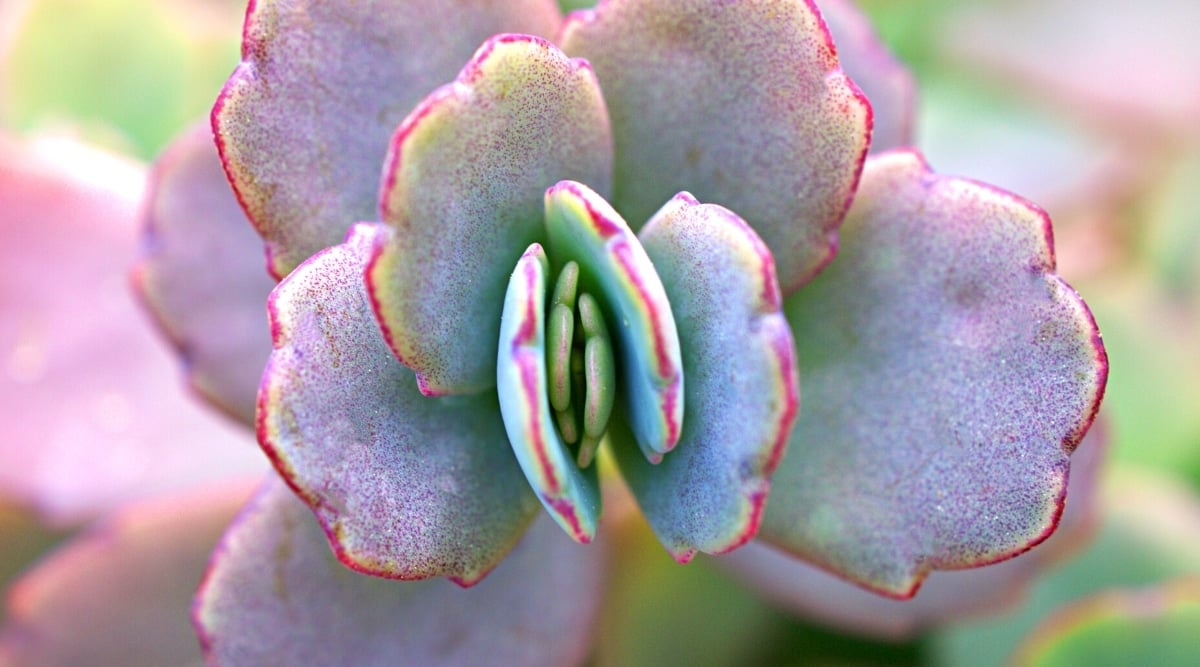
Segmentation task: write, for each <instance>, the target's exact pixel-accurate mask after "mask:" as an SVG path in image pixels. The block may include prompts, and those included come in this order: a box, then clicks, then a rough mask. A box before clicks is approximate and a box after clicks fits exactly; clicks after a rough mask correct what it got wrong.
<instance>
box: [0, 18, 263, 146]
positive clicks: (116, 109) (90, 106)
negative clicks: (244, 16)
mask: <svg viewBox="0 0 1200 667" xmlns="http://www.w3.org/2000/svg"><path fill="white" fill-rule="evenodd" d="M239 15H240V10H238V9H236V5H235V3H233V2H230V1H229V0H222V1H221V2H213V3H203V2H185V1H181V0H175V1H174V2H161V1H155V0H107V1H105V0H87V1H86V2H84V1H80V0H36V1H35V2H33V3H32V5H31V7H30V8H29V10H28V14H27V16H26V19H25V23H24V25H23V27H22V28H21V29H20V31H19V32H18V34H17V35H16V38H15V40H14V43H13V45H12V51H11V53H10V54H9V57H8V59H7V60H6V61H5V62H3V63H0V100H2V101H0V118H3V121H4V124H5V125H8V126H10V127H13V128H15V129H16V130H18V131H32V130H34V129H46V128H47V127H54V126H63V125H65V126H67V127H69V128H72V129H78V130H80V131H81V132H82V133H83V134H84V135H86V136H87V138H89V139H91V140H93V141H98V142H100V143H104V144H108V145H109V146H113V145H114V144H116V145H117V146H116V147H120V148H124V149H127V150H131V151H132V152H134V153H136V154H138V155H140V156H141V157H143V158H149V157H151V156H153V155H155V154H156V153H158V152H159V151H160V150H161V149H162V148H163V147H164V146H165V145H166V143H167V141H168V140H169V139H170V138H171V137H172V136H174V135H175V134H176V133H177V132H178V131H180V130H181V129H182V128H183V127H184V126H185V125H187V124H189V123H191V122H193V121H194V120H195V119H196V118H198V117H201V116H203V115H204V114H206V113H207V112H208V109H209V108H210V107H211V106H212V102H213V100H214V99H215V98H216V94H217V91H218V90H219V89H220V86H221V84H222V83H223V82H224V80H225V78H226V77H227V76H228V75H229V72H230V71H232V69H233V67H234V66H235V65H236V64H237V62H238V43H239V41H240V39H239V38H240V28H241V20H240V17H239Z"/></svg>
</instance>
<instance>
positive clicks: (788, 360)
mask: <svg viewBox="0 0 1200 667" xmlns="http://www.w3.org/2000/svg"><path fill="white" fill-rule="evenodd" d="M641 240H642V243H643V244H644V245H645V248H646V253H647V254H648V255H649V256H650V259H651V261H653V263H654V267H655V269H656V270H657V271H658V273H659V275H660V276H661V277H662V281H663V284H664V285H665V286H666V290H667V296H668V297H669V300H670V303H671V310H672V311H673V312H674V313H675V317H676V321H677V322H678V325H679V339H680V346H681V349H682V351H683V364H684V369H685V372H686V373H687V383H686V384H685V391H686V402H685V404H686V406H687V407H686V410H685V413H684V415H683V432H682V435H681V437H680V440H679V446H678V447H676V448H675V450H674V451H672V452H671V453H669V454H667V455H666V456H664V457H663V460H662V463H659V464H658V465H656V466H655V465H650V464H649V463H647V462H646V460H645V459H644V458H643V457H641V456H640V455H638V453H637V451H636V449H635V448H634V447H633V446H632V443H630V442H628V440H627V438H621V437H620V436H621V435H622V432H621V431H620V430H615V431H614V442H613V445H614V447H613V449H614V452H615V453H616V457H617V461H618V463H619V464H620V466H621V471H622V473H623V474H624V475H625V478H626V479H627V480H628V481H629V485H630V487H631V489H632V490H633V493H634V495H635V496H636V497H637V501H638V504H639V505H640V506H641V508H642V511H643V512H645V514H646V518H647V519H648V520H649V522H650V525H651V526H652V527H653V528H654V531H655V533H656V534H657V535H658V537H659V539H660V540H662V542H663V544H664V545H665V546H666V547H667V550H668V551H670V552H671V554H672V555H673V556H674V557H675V558H676V559H677V560H680V561H687V560H690V559H691V557H692V556H693V555H694V554H695V553H696V551H697V550H701V551H705V552H708V553H719V552H724V551H729V550H731V549H734V548H736V547H738V546H741V545H742V544H743V543H745V542H746V541H747V540H749V539H750V538H751V537H753V536H754V534H755V533H756V532H757V531H758V526H759V521H760V520H761V517H762V508H763V504H764V502H765V501H766V498H767V492H768V491H769V489H770V478H771V474H772V472H773V471H774V469H775V466H776V465H777V464H778V463H779V459H780V458H781V457H782V456H783V448H784V446H785V445H786V444H787V438H788V434H789V433H790V432H791V428H792V423H793V421H794V420H795V418H796V410H797V407H798V402H799V396H798V393H797V387H796V384H797V381H796V364H795V360H794V357H793V347H792V337H791V330H790V328H789V327H788V323H787V320H785V319H784V317H783V312H782V308H783V303H782V299H781V297H780V293H779V285H778V283H777V281H776V279H775V265H774V261H773V259H772V257H771V253H770V251H769V250H767V247H766V245H764V244H763V242H762V240H761V239H759V238H758V236H757V235H756V234H755V233H754V232H753V230H751V229H750V227H749V225H747V224H746V223H745V222H743V221H742V220H741V219H740V218H738V217H737V216H736V215H734V214H733V213H731V212H730V211H729V210H727V209H724V208H722V207H720V206H716V205H711V204H703V205H702V204H700V203H699V202H697V201H696V200H695V199H693V198H692V197H691V196H690V195H688V194H687V193H681V194H679V195H677V196H676V197H675V198H674V199H672V200H671V201H670V202H668V203H667V204H666V206H664V207H663V208H662V210H660V211H659V212H658V214H656V215H655V216H654V218H653V219H651V220H650V222H649V223H647V224H646V226H645V227H644V228H643V229H642V233H641ZM621 440H625V442H621Z"/></svg>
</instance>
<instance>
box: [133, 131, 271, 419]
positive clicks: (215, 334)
mask: <svg viewBox="0 0 1200 667" xmlns="http://www.w3.org/2000/svg"><path fill="white" fill-rule="evenodd" d="M142 213H143V216H144V217H143V224H144V225H145V232H144V237H143V255H142V261H141V262H140V263H139V264H138V266H137V267H136V268H135V270H134V274H133V281H134V289H135V290H136V291H137V292H138V295H139V296H140V297H141V298H142V301H143V303H145V304H146V305H147V307H148V309H149V310H150V313H151V315H153V316H154V318H155V320H156V322H157V323H158V326H159V327H160V328H161V329H162V330H163V332H164V333H166V335H167V337H168V338H169V339H170V341H171V343H172V344H173V345H174V346H175V349H176V350H177V351H178V352H179V354H180V355H181V356H182V357H183V362H184V368H185V370H186V371H187V374H188V380H189V381H190V383H191V386H192V387H193V388H194V389H195V390H196V391H197V392H198V393H199V394H200V395H201V396H203V397H204V398H205V399H206V400H208V401H209V402H210V403H212V404H213V405H215V406H217V407H218V408H219V409H221V410H223V411H224V412H226V413H228V414H230V415H232V416H234V417H235V418H236V419H239V420H241V421H243V422H245V423H246V424H253V423H254V397H255V394H256V393H257V391H258V381H259V378H260V377H262V367H263V364H264V363H265V362H266V359H267V355H268V354H269V353H270V351H271V339H270V332H269V330H268V329H267V315H266V302H267V295H268V294H270V292H271V288H272V287H274V286H275V281H274V280H271V278H270V276H268V275H267V274H266V272H264V271H263V267H262V251H261V249H260V247H259V239H258V235H257V234H255V233H254V229H253V228H252V227H251V226H250V223H249V222H248V221H247V220H246V215H245V214H244V213H243V212H242V209H241V206H239V205H238V203H237V199H235V198H234V196H233V192H232V191H230V189H229V183H228V181H226V180H225V174H224V172H223V171H222V170H221V161H220V159H219V158H218V157H217V153H216V150H215V149H214V148H213V142H212V132H211V131H210V130H209V128H208V127H207V126H206V125H205V126H196V127H194V128H192V129H191V130H189V131H187V132H186V133H184V134H183V135H182V136H180V137H179V138H178V139H177V140H176V141H175V143H174V144H173V145H172V146H171V148H169V149H168V150H167V152H166V153H164V154H163V156H162V157H160V158H159V159H158V162H157V163H156V164H155V168H154V171H153V172H152V173H151V176H150V181H149V183H148V184H147V192H146V199H145V201H144V203H143V207H142Z"/></svg>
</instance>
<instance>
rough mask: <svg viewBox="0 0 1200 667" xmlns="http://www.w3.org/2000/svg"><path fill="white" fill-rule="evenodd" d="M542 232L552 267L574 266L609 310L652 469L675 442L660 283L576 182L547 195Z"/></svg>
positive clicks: (676, 417) (677, 376) (680, 387)
mask: <svg viewBox="0 0 1200 667" xmlns="http://www.w3.org/2000/svg"><path fill="white" fill-rule="evenodd" d="M546 232H547V234H548V236H549V237H550V252H551V254H552V255H553V256H554V258H555V260H556V261H565V260H567V259H572V260H575V261H577V262H578V263H579V267H580V270H581V278H580V280H581V282H582V283H583V286H584V287H589V286H592V287H593V288H594V289H595V290H596V291H597V295H596V296H597V297H600V296H602V297H603V298H600V299H599V300H600V302H601V303H603V304H605V306H606V307H607V308H608V309H610V310H611V313H609V315H608V316H607V318H606V319H608V321H610V322H613V323H614V325H616V324H617V323H620V324H619V325H617V326H615V329H616V333H615V334H614V335H615V337H616V338H618V339H619V340H620V341H621V343H622V354H621V357H622V360H623V363H622V367H621V371H620V372H621V379H620V387H621V392H622V394H623V395H624V400H623V406H624V409H625V413H626V416H627V419H628V420H629V421H630V422H631V423H630V426H631V427H632V429H633V434H634V436H635V437H636V441H637V444H638V446H639V447H640V448H641V449H642V452H643V453H644V454H645V455H646V457H647V458H648V459H650V460H651V461H653V462H655V463H657V462H658V461H659V460H660V459H661V458H662V455H663V454H664V453H666V452H669V451H671V449H672V448H674V447H675V445H676V443H678V442H679V434H680V425H681V423H682V421H683V410H684V398H685V397H684V393H683V392H684V382H683V360H682V358H681V356H680V350H679V334H678V332H677V330H676V327H675V318H674V316H673V315H672V314H671V303H670V301H669V300H668V299H667V293H666V290H665V289H664V287H663V283H662V280H661V279H660V278H659V276H658V274H657V273H656V272H655V270H654V265H653V264H651V263H650V258H649V257H648V256H647V255H646V252H645V250H644V249H643V248H642V244H641V243H639V242H638V240H637V237H636V236H634V234H633V231H632V230H630V228H629V225H628V224H626V222H625V220H623V219H622V218H621V216H620V215H619V214H617V212H616V211H614V210H613V209H612V207H611V206H609V204H608V202H606V201H604V199H603V198H602V197H601V196H600V195H598V194H596V193H595V192H593V191H591V190H590V189H588V188H587V187H586V186H584V185H582V184H580V183H572V182H570V181H563V182H561V183H559V184H557V185H555V186H554V187H552V188H550V189H549V190H547V191H546Z"/></svg>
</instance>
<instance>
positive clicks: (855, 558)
mask: <svg viewBox="0 0 1200 667" xmlns="http://www.w3.org/2000/svg"><path fill="white" fill-rule="evenodd" d="M1049 230H1050V226H1049V219H1048V218H1047V217H1046V215H1045V214H1044V213H1043V212H1041V211H1040V210H1039V209H1036V208H1034V207H1033V206H1032V205H1030V204H1028V203H1027V202H1025V201H1023V200H1020V199H1018V198H1017V197H1015V196H1013V195H1010V194H1008V193H1005V192H1002V191H999V190H996V189H993V188H991V187H989V186H984V185H981V184H978V183H974V182H971V181H965V180H962V179H957V178H950V177H944V176H938V175H935V174H933V173H931V172H930V171H929V169H928V167H927V165H926V164H925V163H924V161H923V160H922V159H921V157H920V156H919V155H918V154H916V153H915V152H894V153H887V154H884V155H882V156H879V157H877V158H873V159H872V160H870V161H868V167H867V169H866V170H865V172H864V177H863V184H862V187H861V188H860V189H859V192H858V195H857V196H856V198H855V205H854V207H853V209H852V211H851V213H850V215H849V216H848V217H847V222H846V225H845V227H844V228H843V240H844V245H843V247H842V252H841V254H840V255H839V258H838V261H836V262H835V263H834V265H833V266H831V267H830V269H829V270H828V271H827V272H826V274H823V276H822V277H821V278H820V279H819V280H817V281H814V283H813V284H811V285H810V286H808V287H807V288H806V289H805V290H804V291H803V292H802V293H798V294H796V295H795V296H793V297H792V298H791V299H790V300H789V302H788V304H787V314H788V320H789V321H790V322H791V323H792V327H793V331H794V332H795V337H796V342H797V353H798V358H799V361H800V365H801V367H802V368H804V369H805V385H804V386H805V396H806V400H805V405H806V409H805V411H804V413H803V414H802V415H801V417H800V419H799V420H798V422H797V426H796V429H795V431H794V433H793V436H792V441H791V445H790V448H789V455H788V456H787V457H786V458H785V459H784V462H783V464H782V465H781V466H780V468H779V471H778V472H777V473H776V477H775V486H774V493H773V494H772V500H771V503H770V505H769V506H768V508H767V512H766V519H765V521H764V526H763V531H762V535H763V536H764V537H765V538H766V539H767V541H769V542H772V543H774V544H776V545H778V546H780V547H783V548H785V549H786V550H788V551H791V552H793V553H795V554H796V555H799V556H801V557H803V558H806V559H808V560H810V561H812V562H814V563H815V564H817V565H819V566H821V567H824V568H826V569H829V570H832V571H834V572H837V573H839V574H841V575H842V576H845V577H846V578H848V579H851V580H853V581H855V582H857V583H859V584H860V585H862V586H864V587H866V588H870V589H873V590H876V591H878V592H881V593H884V594H887V595H891V596H895V597H901V598H903V597H909V596H911V595H912V594H913V593H915V591H916V589H917V587H918V586H919V585H920V583H921V580H922V579H924V577H925V575H926V574H927V573H928V572H929V571H930V570H933V569H958V568H965V567H972V566H977V565H983V564H987V563H991V562H995V561H999V560H1004V559H1005V558H1008V557H1011V556H1013V555H1016V554H1018V553H1021V552H1022V551H1024V550H1026V549H1028V548H1029V547H1031V546H1033V545H1034V544H1037V543H1038V542H1040V541H1041V540H1043V539H1045V538H1046V537H1047V536H1048V535H1049V534H1050V533H1051V532H1052V531H1053V530H1054V527H1055V525H1056V524H1057V522H1058V519H1059V514H1060V512H1061V511H1062V502H1063V494H1064V492H1065V488H1066V481H1067V471H1068V455H1069V454H1070V452H1071V451H1072V450H1073V449H1074V448H1075V445H1076V443H1078V442H1079V440H1080V438H1082V436H1083V434H1084V433H1085V432H1086V430H1087V427H1088V425H1089V424H1090V423H1091V421H1092V418H1093V416H1094V414H1095V411H1096V408H1097V406H1098V404H1099V400H1100V397H1101V395H1102V393H1103V388H1104V382H1105V379H1106V376H1107V360H1106V358H1105V354H1104V349H1103V346H1102V345H1101V344H1100V339H1099V333H1098V332H1097V331H1096V327H1095V323H1094V321H1093V320H1092V317H1091V314H1090V313H1089V312H1088V310H1087V307H1086V306H1085V305H1084V304H1083V301H1082V300H1081V299H1080V298H1079V296H1078V294H1076V293H1075V291H1074V290H1072V289H1071V288H1070V287H1069V286H1067V285H1066V284H1065V283H1064V282H1063V281H1062V280H1061V279H1059V278H1058V277H1057V276H1056V275H1054V273H1053V271H1054V255H1053V250H1052V244H1051V239H1050V231H1049Z"/></svg>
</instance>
